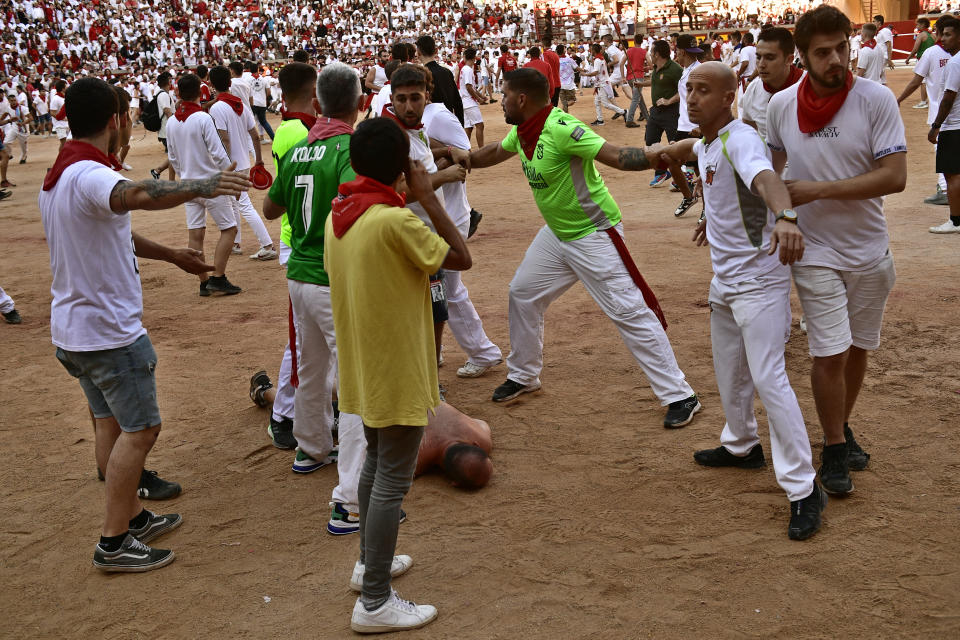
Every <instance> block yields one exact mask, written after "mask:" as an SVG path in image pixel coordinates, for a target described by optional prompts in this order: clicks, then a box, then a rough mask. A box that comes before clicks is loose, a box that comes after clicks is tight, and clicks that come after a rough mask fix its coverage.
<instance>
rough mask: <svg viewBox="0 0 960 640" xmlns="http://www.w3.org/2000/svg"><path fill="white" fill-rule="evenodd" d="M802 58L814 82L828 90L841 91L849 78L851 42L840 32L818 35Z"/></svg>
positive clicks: (811, 41) (801, 55) (814, 37)
mask: <svg viewBox="0 0 960 640" xmlns="http://www.w3.org/2000/svg"><path fill="white" fill-rule="evenodd" d="M800 57H801V58H802V59H803V66H804V67H806V69H807V74H809V76H810V78H811V79H812V80H813V81H814V82H816V83H817V84H819V85H821V86H823V87H825V88H827V89H839V88H840V87H842V86H843V83H844V82H845V81H846V78H847V68H848V66H849V64H850V41H849V40H848V39H847V36H846V35H845V34H844V33H843V32H840V31H837V32H836V33H826V34H823V33H821V34H817V35H815V36H813V38H812V39H811V40H810V46H809V47H808V48H807V50H806V52H802V53H801V54H800Z"/></svg>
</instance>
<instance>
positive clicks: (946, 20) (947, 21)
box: [936, 16, 960, 35]
mask: <svg viewBox="0 0 960 640" xmlns="http://www.w3.org/2000/svg"><path fill="white" fill-rule="evenodd" d="M936 27H937V33H939V34H941V35H943V32H944V30H945V29H948V28H950V27H952V28H953V30H954V31H958V30H960V19H958V18H956V17H954V16H943V17H940V18H937V24H936Z"/></svg>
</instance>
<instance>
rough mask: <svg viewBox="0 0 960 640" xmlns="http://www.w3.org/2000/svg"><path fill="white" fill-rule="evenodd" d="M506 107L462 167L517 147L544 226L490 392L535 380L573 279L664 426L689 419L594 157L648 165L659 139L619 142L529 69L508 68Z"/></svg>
mask: <svg viewBox="0 0 960 640" xmlns="http://www.w3.org/2000/svg"><path fill="white" fill-rule="evenodd" d="M502 106H503V112H504V116H505V119H506V121H507V124H512V125H516V126H514V127H513V129H511V130H510V133H509V134H508V135H507V137H506V138H505V139H504V140H503V141H502V142H495V143H492V144H488V145H486V146H485V147H483V148H481V149H478V150H476V151H473V152H472V153H471V154H470V160H469V164H468V166H471V167H489V166H492V165H495V164H498V163H500V162H503V161H504V160H507V159H508V158H512V157H513V156H514V155H517V154H519V155H520V165H521V167H522V169H523V173H524V175H525V176H526V178H527V182H528V183H529V184H530V188H531V189H532V190H533V197H534V200H535V201H536V203H537V207H538V208H539V209H540V213H541V214H542V215H543V218H544V221H545V222H546V225H545V226H544V227H543V228H542V229H541V230H540V232H539V233H538V234H537V237H536V238H535V239H534V241H533V243H532V244H531V245H530V248H529V249H527V253H526V255H525V256H524V258H523V261H522V262H521V263H520V266H519V267H518V268H517V272H516V274H515V275H514V277H513V281H512V282H511V283H510V346H511V352H510V355H509V357H508V358H507V370H508V377H507V380H506V382H504V383H503V384H501V385H500V386H499V387H497V389H496V391H494V393H493V400H494V402H505V401H507V400H511V399H513V398H516V397H517V396H519V395H520V394H523V393H528V392H531V391H536V390H537V389H539V388H540V371H541V369H542V368H543V315H544V312H545V311H546V309H547V307H548V306H549V305H550V303H551V302H553V301H554V300H556V299H557V298H558V297H560V295H562V294H563V292H564V291H566V290H567V289H569V288H570V287H572V286H573V285H574V284H575V283H576V282H577V281H578V280H579V281H581V282H583V285H584V287H586V289H587V291H588V292H589V293H590V295H591V296H592V297H593V299H594V300H596V301H597V304H599V305H600V308H601V309H603V311H604V312H605V313H606V314H607V316H609V317H610V319H611V320H613V322H614V324H615V325H616V326H617V329H618V330H619V331H620V335H621V336H623V340H624V343H626V345H627V348H628V349H629V350H630V353H631V354H633V357H634V358H636V360H637V362H638V363H639V364H640V367H641V368H642V369H643V371H644V373H645V374H646V375H647V378H648V379H649V380H650V386H651V388H652V389H653V391H654V393H655V394H656V395H657V397H658V398H659V399H660V402H661V404H663V405H664V406H667V407H669V408H668V410H667V414H666V417H665V418H664V423H663V424H664V427H667V428H679V427H683V426H686V425H688V424H690V422H691V421H692V420H693V416H694V414H695V413H697V412H698V411H699V410H700V402H699V401H698V400H697V395H696V394H695V393H694V392H693V389H691V388H690V385H689V384H687V381H686V379H685V378H684V375H683V372H682V371H681V370H680V367H679V366H678V365H677V361H676V357H675V356H674V354H673V349H672V347H671V346H670V341H669V340H668V339H667V334H666V332H665V331H664V329H665V327H666V321H665V320H664V318H663V314H662V312H661V311H660V307H659V305H658V304H657V301H656V297H655V296H654V295H653V292H652V291H650V289H649V287H647V286H646V283H645V282H644V281H643V277H642V276H641V275H640V272H639V270H638V269H637V267H636V265H635V264H634V262H633V260H632V258H631V257H630V254H629V252H628V251H627V248H626V245H625V244H624V242H623V230H622V225H621V221H620V208H619V207H618V206H617V203H616V202H614V200H613V197H612V196H611V195H610V192H609V191H608V190H607V187H606V185H605V184H604V182H603V178H601V177H600V174H599V172H598V171H597V168H596V165H595V164H594V160H599V161H600V162H602V163H603V164H606V165H608V166H611V167H614V168H617V169H622V170H625V171H641V170H644V169H650V168H652V167H654V166H655V165H656V164H657V163H658V162H659V158H660V152H659V147H645V148H643V149H637V148H634V147H618V146H616V145H612V144H610V143H609V142H607V141H605V140H604V139H603V138H601V137H600V136H598V135H597V134H596V133H594V132H593V131H591V130H590V128H589V127H587V125H585V124H583V123H582V122H581V121H579V120H577V119H576V118H575V117H573V116H572V115H570V114H568V113H564V112H563V111H562V110H560V109H557V108H555V107H552V106H551V104H550V93H549V85H548V83H547V81H546V78H545V77H544V76H543V74H541V73H539V72H538V71H536V70H535V69H518V70H517V71H513V72H511V73H509V74H507V76H506V81H505V83H504V88H503V102H502Z"/></svg>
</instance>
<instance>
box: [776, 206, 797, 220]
mask: <svg viewBox="0 0 960 640" xmlns="http://www.w3.org/2000/svg"><path fill="white" fill-rule="evenodd" d="M781 220H786V221H787V222H792V223H793V224H797V212H796V211H794V210H793V209H784V210H783V211H781V212H780V213H778V214H777V218H776V222H780V221H781Z"/></svg>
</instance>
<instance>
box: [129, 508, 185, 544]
mask: <svg viewBox="0 0 960 640" xmlns="http://www.w3.org/2000/svg"><path fill="white" fill-rule="evenodd" d="M147 513H148V514H149V517H148V518H147V524H145V525H143V526H142V527H140V528H139V529H134V528H133V527H131V528H130V535H132V536H133V537H134V538H136V539H137V540H139V541H140V542H142V543H143V544H147V543H148V542H150V541H151V540H153V539H154V538H159V537H160V536H162V535H163V534H165V533H170V532H171V531H173V530H174V529H176V528H177V527H179V526H180V525H181V524H183V518H182V517H181V516H180V514H179V513H165V514H163V515H162V516H158V515H157V514H155V513H154V512H152V511H147Z"/></svg>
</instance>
